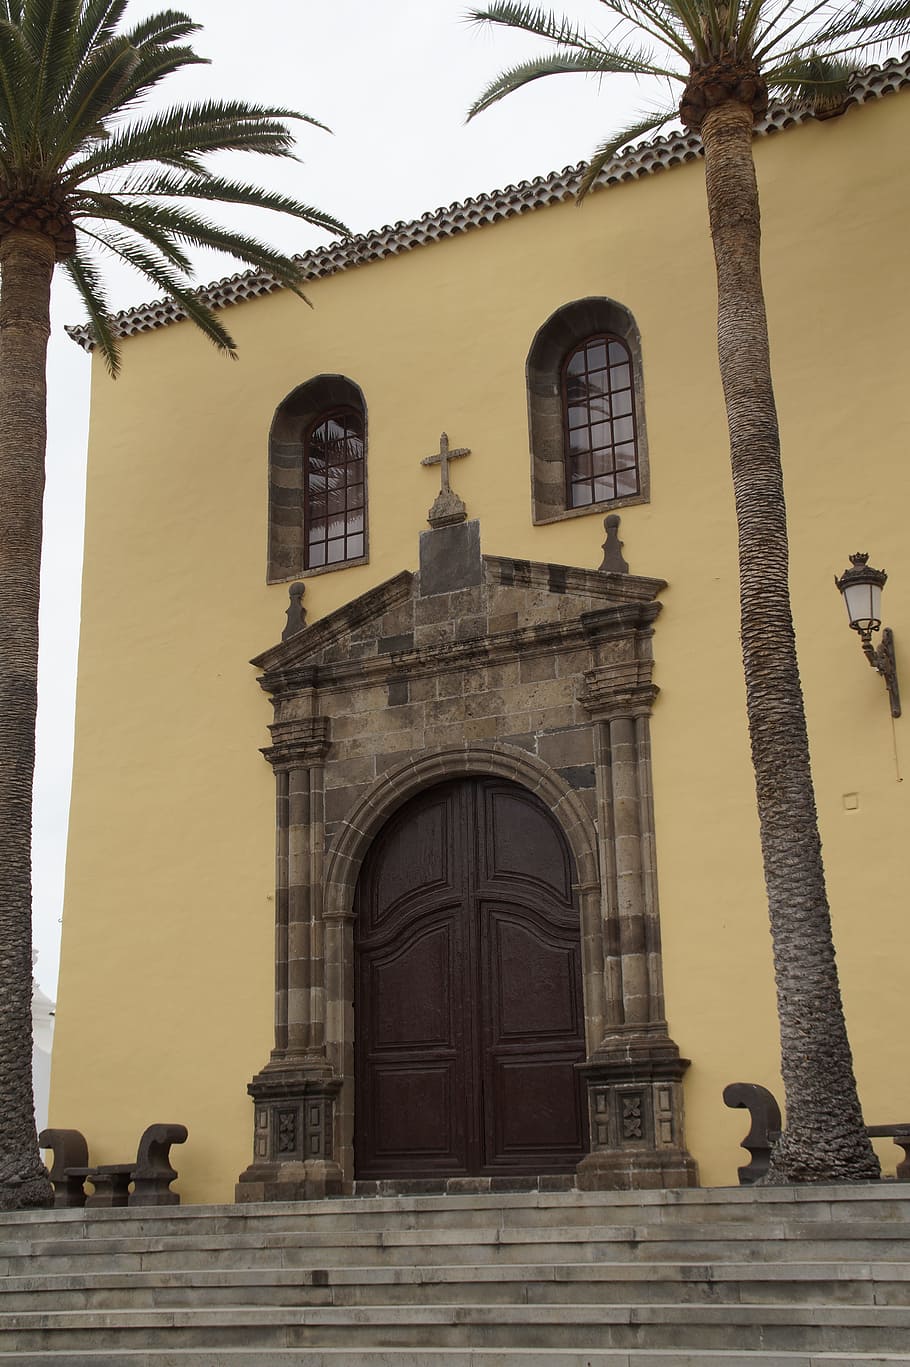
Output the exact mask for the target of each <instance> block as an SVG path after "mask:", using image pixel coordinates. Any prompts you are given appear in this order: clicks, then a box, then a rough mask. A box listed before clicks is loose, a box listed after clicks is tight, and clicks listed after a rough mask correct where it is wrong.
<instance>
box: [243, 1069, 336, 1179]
mask: <svg viewBox="0 0 910 1367" xmlns="http://www.w3.org/2000/svg"><path fill="white" fill-rule="evenodd" d="M340 1088H341V1080H340V1079H339V1078H336V1077H333V1075H332V1071H331V1068H330V1067H329V1065H328V1064H327V1062H326V1060H325V1059H324V1058H320V1057H318V1056H317V1057H311V1056H309V1055H305V1056H300V1057H297V1058H273V1059H272V1060H271V1062H270V1063H268V1064H267V1065H266V1066H265V1068H263V1070H262V1072H261V1073H258V1074H257V1075H256V1077H254V1078H253V1080H252V1082H251V1083H250V1084H249V1086H248V1087H247V1091H248V1092H249V1094H250V1096H251V1097H252V1098H253V1102H254V1104H255V1132H254V1136H253V1161H252V1163H251V1164H250V1166H249V1167H248V1168H247V1169H246V1170H245V1171H244V1172H242V1173H241V1174H240V1177H239V1178H238V1180H237V1185H236V1187H235V1189H234V1200H235V1201H237V1202H241V1203H245V1202H249V1201H313V1200H319V1199H320V1198H322V1197H325V1196H340V1195H341V1194H342V1190H343V1176H342V1171H341V1167H340V1165H339V1164H338V1163H336V1162H335V1159H334V1150H333V1133H334V1110H335V1098H336V1096H337V1095H338V1092H339V1090H340Z"/></svg>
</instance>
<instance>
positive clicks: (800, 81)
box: [766, 53, 853, 118]
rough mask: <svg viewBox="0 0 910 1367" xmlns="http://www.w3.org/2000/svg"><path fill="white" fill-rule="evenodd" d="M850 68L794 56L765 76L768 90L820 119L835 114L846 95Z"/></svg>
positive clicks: (816, 57)
mask: <svg viewBox="0 0 910 1367" xmlns="http://www.w3.org/2000/svg"><path fill="white" fill-rule="evenodd" d="M852 77H853V66H852V65H851V64H850V63H849V62H844V61H842V60H840V59H833V58H829V57H824V56H821V55H820V54H818V53H811V54H810V55H809V56H808V57H794V58H791V60H790V61H788V62H786V63H784V64H782V65H781V66H777V67H775V68H774V69H773V70H771V71H768V72H767V73H766V79H767V81H768V87H769V89H771V90H773V91H774V92H775V94H780V95H781V96H783V97H784V98H785V99H790V100H792V99H794V98H795V99H796V100H797V101H798V102H799V103H800V104H801V105H804V106H805V107H806V108H807V109H810V110H811V111H812V113H813V114H815V115H817V116H818V117H820V118H826V117H829V118H830V116H831V115H832V114H839V113H841V112H842V110H843V109H844V107H845V104H846V101H847V97H848V96H849V94H850V84H851V80H852Z"/></svg>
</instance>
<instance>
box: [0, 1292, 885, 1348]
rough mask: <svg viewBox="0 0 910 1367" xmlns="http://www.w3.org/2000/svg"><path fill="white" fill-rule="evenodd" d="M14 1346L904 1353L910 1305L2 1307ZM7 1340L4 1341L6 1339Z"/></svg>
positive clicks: (0, 1327) (4, 1329)
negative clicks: (28, 1309)
mask: <svg viewBox="0 0 910 1367" xmlns="http://www.w3.org/2000/svg"><path fill="white" fill-rule="evenodd" d="M3 1335H9V1336H10V1339H11V1340H12V1342H13V1343H14V1344H15V1347H16V1350H17V1351H19V1352H22V1351H25V1350H29V1351H37V1350H41V1351H48V1350H49V1349H53V1348H54V1347H55V1345H56V1344H59V1345H60V1346H61V1348H65V1349H66V1350H67V1351H70V1352H71V1351H73V1350H77V1349H85V1348H95V1347H97V1346H98V1345H99V1342H101V1341H103V1344H104V1347H105V1349H108V1350H113V1349H118V1348H122V1349H126V1348H138V1347H141V1348H144V1349H145V1350H146V1351H148V1350H149V1349H151V1348H160V1349H162V1350H163V1349H167V1350H169V1351H170V1350H171V1349H172V1348H198V1349H202V1348H205V1349H209V1350H213V1349H220V1348H226V1347H232V1348H256V1349H262V1348H274V1349H279V1348H326V1347H337V1348H344V1349H350V1350H355V1349H359V1348H377V1347H386V1348H394V1347H401V1348H420V1347H424V1346H427V1347H430V1346H432V1347H442V1348H475V1347H483V1348H506V1349H514V1348H516V1347H533V1348H537V1349H544V1348H554V1349H556V1348H571V1349H574V1350H576V1351H577V1350H579V1349H595V1348H620V1349H627V1350H628V1349H632V1348H648V1349H656V1348H663V1349H690V1350H691V1349H699V1350H710V1349H713V1350H726V1351H729V1349H730V1347H731V1341H735V1344H736V1348H737V1351H738V1352H739V1353H740V1354H745V1353H749V1352H758V1351H780V1352H784V1351H787V1352H793V1351H797V1350H798V1351H802V1352H808V1353H814V1352H840V1353H855V1352H859V1353H876V1352H877V1353H891V1354H895V1353H901V1352H906V1350H907V1347H908V1345H910V1308H907V1307H882V1306H834V1307H832V1306H781V1305H764V1306H762V1307H761V1308H760V1311H758V1312H757V1311H756V1307H754V1306H740V1305H722V1306H716V1305H679V1304H670V1305H639V1306H628V1305H582V1304H578V1305H568V1306H561V1305H546V1306H537V1305H526V1306H502V1305H496V1306H492V1305H440V1306H413V1305H409V1306H382V1307H371V1306H360V1307H356V1308H352V1307H334V1306H332V1307H329V1306H311V1307H306V1308H298V1307H281V1308H261V1307H260V1308H257V1307H249V1306H238V1307H236V1308H231V1307H222V1308H220V1309H218V1310H188V1309H159V1310H136V1311H132V1310H129V1311H125V1310H118V1311H111V1312H106V1311H82V1312H71V1311H61V1312H58V1313H31V1314H29V1313H13V1314H4V1315H0V1344H3ZM8 1341H9V1340H8Z"/></svg>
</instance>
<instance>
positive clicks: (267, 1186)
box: [234, 1161, 344, 1205]
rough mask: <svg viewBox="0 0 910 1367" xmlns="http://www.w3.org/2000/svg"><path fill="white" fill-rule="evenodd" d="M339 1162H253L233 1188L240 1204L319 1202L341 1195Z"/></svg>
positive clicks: (236, 1200) (235, 1198) (341, 1184)
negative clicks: (257, 1202) (252, 1202)
mask: <svg viewBox="0 0 910 1367" xmlns="http://www.w3.org/2000/svg"><path fill="white" fill-rule="evenodd" d="M343 1185H344V1184H343V1182H342V1176H341V1168H340V1167H339V1166H338V1164H337V1163H322V1162H318V1161H317V1162H312V1163H251V1164H250V1166H249V1167H248V1168H247V1169H246V1171H245V1172H242V1173H241V1174H240V1177H239V1178H238V1180H237V1185H236V1186H235V1188H234V1200H235V1202H236V1203H237V1204H238V1205H243V1204H245V1203H247V1202H249V1201H320V1200H322V1199H323V1198H324V1197H326V1196H341V1195H342V1192H343Z"/></svg>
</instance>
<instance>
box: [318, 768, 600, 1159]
mask: <svg viewBox="0 0 910 1367" xmlns="http://www.w3.org/2000/svg"><path fill="white" fill-rule="evenodd" d="M459 778H471V779H480V778H487V779H500V780H505V781H506V782H508V783H510V784H512V785H515V786H516V788H518V789H519V790H520V791H521V792H524V793H526V794H528V796H529V797H530V798H531V799H532V800H533V801H537V802H539V803H540V805H541V806H542V807H543V808H545V809H546V811H547V812H548V813H549V814H550V816H551V818H552V820H553V823H554V825H555V826H556V828H557V829H558V832H559V836H560V839H561V840H562V841H564V842H565V846H566V849H567V853H568V854H569V857H570V860H571V864H572V866H573V872H574V878H575V881H574V883H573V885H572V889H571V890H572V893H573V897H574V900H576V901H577V905H578V912H579V921H580V962H581V980H582V1003H583V1030H584V1037H585V1046H586V1050H587V1054H588V1055H590V1053H591V1052H592V1051H593V1049H594V1048H595V1047H596V1044H597V1043H598V1042H599V1040H600V1038H601V1037H602V1034H603V1030H604V1013H603V985H604V956H603V933H602V916H601V906H600V896H601V889H600V880H599V877H598V854H597V835H596V831H595V829H594V825H593V822H592V821H591V820H590V817H589V816H588V813H587V811H586V810H585V808H584V806H583V805H582V803H581V802H580V801H579V799H578V796H577V794H575V793H574V792H573V791H572V789H571V788H569V786H568V785H567V784H566V783H565V782H564V781H563V780H562V779H561V778H560V776H559V775H558V774H556V773H554V772H553V770H552V769H550V768H548V767H547V766H546V765H545V764H543V763H542V762H541V761H540V760H539V759H538V758H537V757H536V756H534V755H530V754H527V753H526V752H524V751H522V750H519V749H518V748H517V747H514V746H508V745H505V744H502V743H494V744H493V745H492V746H486V745H482V744H474V745H466V746H459V747H457V748H454V747H453V748H452V749H451V750H440V751H428V752H425V753H424V754H422V755H420V756H417V757H416V758H414V759H412V760H410V761H409V762H407V763H405V764H400V765H396V766H393V767H392V768H391V769H389V770H388V771H387V772H386V773H385V774H383V775H382V776H381V778H379V779H377V781H376V783H375V784H374V785H373V786H372V788H371V789H370V790H369V792H368V793H367V794H366V795H365V796H364V797H363V799H362V800H361V802H360V803H359V804H358V806H357V808H355V810H354V811H353V812H352V813H351V816H350V818H349V819H348V820H347V821H346V822H345V823H344V824H343V826H342V828H341V829H340V830H339V832H338V834H337V838H336V843H335V848H334V852H333V854H332V855H331V857H330V859H329V862H328V867H327V869H326V901H325V907H324V912H323V916H324V921H325V935H326V943H325V950H326V961H327V963H328V964H334V965H340V968H341V972H340V975H339V978H338V980H337V984H338V992H339V997H338V999H336V1000H333V997H332V993H331V991H330V993H329V995H328V997H327V1000H326V1026H327V1031H326V1051H327V1054H328V1057H329V1058H330V1059H332V1060H333V1062H335V1064H336V1067H337V1068H338V1069H339V1072H341V1073H342V1074H343V1077H344V1082H343V1085H342V1088H341V1092H340V1094H339V1097H338V1100H337V1102H336V1106H335V1116H336V1127H337V1132H336V1143H337V1144H338V1145H339V1159H340V1162H341V1164H342V1167H343V1168H344V1170H345V1171H346V1172H350V1171H352V1170H353V1167H354V1158H353V1155H354V1149H353V1143H354V1126H355V1120H356V1116H355V1097H356V1091H357V1088H356V1085H355V1076H354V1064H355V1057H356V1044H355V1039H354V1027H355V1018H354V1011H353V1010H352V1009H351V1008H350V1006H349V1004H351V1003H353V1002H354V1000H355V992H356V982H355V944H354V917H355V898H356V894H357V888H358V883H359V880H360V877H361V872H362V869H363V865H364V861H365V860H366V859H367V857H368V855H369V852H370V850H371V849H372V848H373V847H374V842H375V841H376V839H377V838H378V837H380V836H381V834H382V832H383V830H384V829H386V828H387V825H388V823H389V821H390V820H391V819H393V818H394V817H395V815H396V813H398V812H399V811H401V809H402V808H403V807H406V806H407V805H408V804H409V803H411V802H413V801H414V799H415V798H416V797H418V796H419V795H420V794H421V793H425V792H428V791H432V790H434V789H435V788H437V787H438V785H439V784H440V783H444V782H446V781H447V780H448V781H450V782H451V781H452V780H455V779H459ZM336 1030H337V1032H338V1033H336ZM345 1065H347V1066H345ZM581 1123H582V1132H584V1131H586V1129H587V1126H586V1123H585V1121H584V1119H582V1122H581ZM567 1151H568V1150H567ZM529 1161H530V1166H531V1167H532V1166H533V1161H531V1160H529ZM567 1163H568V1160H566V1161H564V1162H562V1163H560V1162H559V1161H558V1160H557V1159H554V1158H553V1157H552V1155H551V1157H550V1160H549V1162H543V1163H542V1166H541V1170H555V1169H557V1168H559V1167H562V1168H563V1169H564V1168H565V1167H566V1165H567ZM569 1165H570V1166H571V1164H569ZM480 1166H481V1167H489V1168H491V1169H492V1168H494V1167H495V1163H488V1164H486V1165H484V1164H481V1165H480ZM506 1166H509V1164H508V1163H507V1164H506ZM510 1166H511V1168H512V1170H519V1168H521V1166H522V1165H521V1164H520V1163H519V1162H517V1160H516V1161H513V1162H512V1163H511V1165H510ZM522 1170H526V1171H530V1167H529V1164H528V1163H525V1164H524V1167H523V1169H522Z"/></svg>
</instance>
